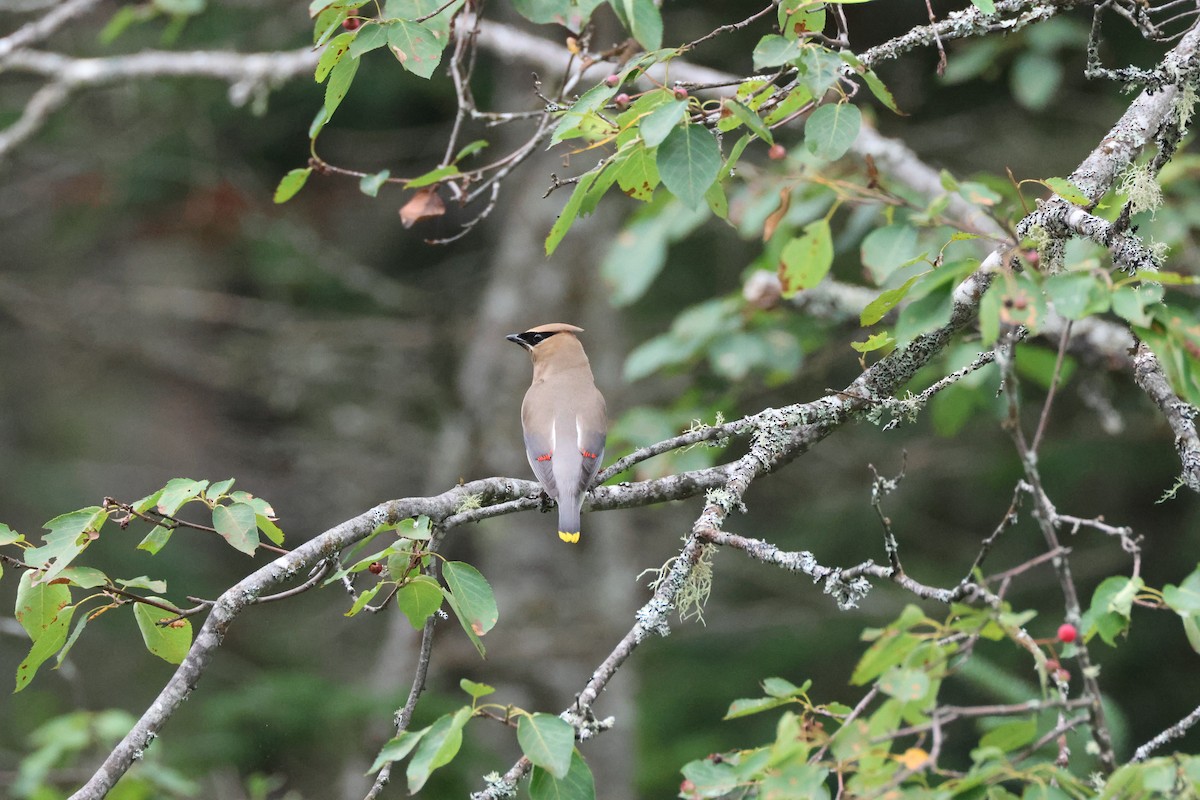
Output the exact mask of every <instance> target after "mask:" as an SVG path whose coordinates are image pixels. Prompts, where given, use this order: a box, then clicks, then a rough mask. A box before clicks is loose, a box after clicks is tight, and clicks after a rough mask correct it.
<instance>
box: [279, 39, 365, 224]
mask: <svg viewBox="0 0 1200 800" xmlns="http://www.w3.org/2000/svg"><path fill="white" fill-rule="evenodd" d="M361 63H362V62H361V61H359V60H358V59H357V58H344V59H342V60H341V61H339V62H338V63H337V65H336V66H335V67H334V68H333V72H331V73H330V74H329V83H327V84H325V119H326V120H328V119H330V118H331V117H332V116H333V112H334V111H337V107H338V106H339V105H341V104H342V100H344V99H345V98H346V93H347V92H349V91H350V84H351V83H353V82H354V75H355V74H356V73H357V72H358V65H359V64H361ZM276 202H278V201H276Z"/></svg>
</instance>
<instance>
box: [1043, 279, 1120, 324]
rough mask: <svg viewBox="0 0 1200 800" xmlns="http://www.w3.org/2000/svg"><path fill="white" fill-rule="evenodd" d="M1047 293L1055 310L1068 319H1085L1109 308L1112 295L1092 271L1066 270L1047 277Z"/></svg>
mask: <svg viewBox="0 0 1200 800" xmlns="http://www.w3.org/2000/svg"><path fill="white" fill-rule="evenodd" d="M1044 286H1045V289H1046V294H1047V295H1048V296H1049V297H1050V300H1051V301H1052V302H1053V303H1054V310H1055V311H1057V312H1058V313H1059V314H1062V315H1063V316H1064V317H1066V318H1067V319H1075V320H1078V319H1083V318H1084V317H1089V316H1091V315H1093V314H1101V313H1103V312H1105V311H1107V310H1108V309H1109V306H1110V304H1111V302H1112V301H1111V299H1110V298H1111V295H1110V294H1109V291H1108V286H1107V284H1106V283H1105V282H1104V281H1103V280H1102V279H1101V278H1100V277H1098V276H1096V275H1093V274H1091V273H1090V272H1064V273H1062V274H1059V275H1051V276H1050V277H1048V278H1046V282H1045V284H1044Z"/></svg>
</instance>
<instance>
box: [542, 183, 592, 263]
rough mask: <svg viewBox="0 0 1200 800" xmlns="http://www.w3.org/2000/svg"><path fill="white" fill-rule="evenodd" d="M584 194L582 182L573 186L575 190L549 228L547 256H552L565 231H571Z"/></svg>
mask: <svg viewBox="0 0 1200 800" xmlns="http://www.w3.org/2000/svg"><path fill="white" fill-rule="evenodd" d="M586 194H587V187H585V186H583V185H582V182H580V183H577V184H575V188H574V189H572V190H571V196H570V197H568V198H567V204H566V205H564V206H563V210H562V211H561V212H560V213H559V215H558V219H556V220H555V221H554V224H553V225H551V226H550V233H549V234H548V235H547V236H546V255H547V256H551V255H554V251H555V250H557V249H558V246H559V244H561V243H562V240H563V237H565V236H566V235H567V231H569V230H571V226H572V225H574V224H575V220H576V219H578V217H579V208H580V206H581V205H583V198H584V195H586Z"/></svg>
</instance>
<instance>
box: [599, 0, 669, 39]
mask: <svg viewBox="0 0 1200 800" xmlns="http://www.w3.org/2000/svg"><path fill="white" fill-rule="evenodd" d="M609 4H610V5H611V6H612V9H613V11H615V12H616V14H617V18H618V19H619V20H621V24H622V25H624V26H625V29H626V30H628V31H629V32H630V33H631V34H632V35H633V38H634V39H637V41H638V44H640V45H641V46H642V47H644V48H646V49H647V50H657V49H658V48H660V47H662V36H663V23H662V14H660V13H659V11H658V6H656V5H655V4H654V0H609Z"/></svg>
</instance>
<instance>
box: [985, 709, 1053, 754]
mask: <svg viewBox="0 0 1200 800" xmlns="http://www.w3.org/2000/svg"><path fill="white" fill-rule="evenodd" d="M1037 732H1038V724H1037V717H1029V718H1028V719H1018V720H1012V721H1011V722H1002V723H1000V724H999V725H997V726H996V727H994V728H992V729H991V730H990V731H988V732H987V733H985V734H984V735H983V736H981V737H980V738H979V746H980V747H997V748H999V749H1000V750H1003V751H1004V752H1005V753H1008V752H1011V751H1013V750H1016V749H1017V748H1018V747H1024V746H1025V745H1027V744H1029V743H1030V742H1032V741H1033V740H1034V738H1035V737H1036V736H1037Z"/></svg>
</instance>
